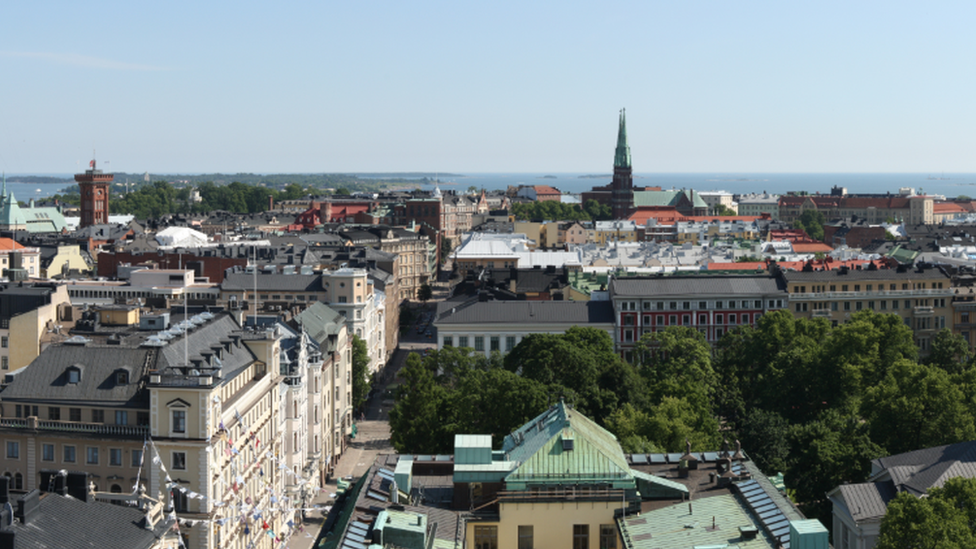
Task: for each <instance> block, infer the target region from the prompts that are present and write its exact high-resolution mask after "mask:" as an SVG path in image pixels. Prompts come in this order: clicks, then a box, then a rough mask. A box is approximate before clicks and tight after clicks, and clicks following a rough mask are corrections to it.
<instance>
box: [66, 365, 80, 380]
mask: <svg viewBox="0 0 976 549" xmlns="http://www.w3.org/2000/svg"><path fill="white" fill-rule="evenodd" d="M67 374H68V383H78V382H80V381H81V369H80V368H78V367H76V366H71V367H69V368H68V372H67Z"/></svg>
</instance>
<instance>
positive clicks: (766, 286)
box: [610, 275, 784, 298]
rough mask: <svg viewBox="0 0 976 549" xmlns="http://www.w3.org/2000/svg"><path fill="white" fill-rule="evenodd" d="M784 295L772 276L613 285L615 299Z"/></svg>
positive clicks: (659, 279) (623, 280)
mask: <svg viewBox="0 0 976 549" xmlns="http://www.w3.org/2000/svg"><path fill="white" fill-rule="evenodd" d="M782 291H784V286H783V284H782V282H780V280H779V279H778V278H777V277H773V276H769V275H752V276H736V275H730V276H713V275H708V276H705V275H702V276H661V277H622V278H613V279H611V281H610V295H612V296H614V297H643V298H653V297H665V296H700V297H705V296H729V295H750V296H751V295H769V294H775V293H779V292H782Z"/></svg>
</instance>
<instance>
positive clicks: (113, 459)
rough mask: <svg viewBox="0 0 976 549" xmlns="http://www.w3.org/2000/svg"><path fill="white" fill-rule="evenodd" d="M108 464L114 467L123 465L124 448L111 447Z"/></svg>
mask: <svg viewBox="0 0 976 549" xmlns="http://www.w3.org/2000/svg"><path fill="white" fill-rule="evenodd" d="M108 464H109V465H111V466H112V467H121V466H122V448H110V449H109V451H108Z"/></svg>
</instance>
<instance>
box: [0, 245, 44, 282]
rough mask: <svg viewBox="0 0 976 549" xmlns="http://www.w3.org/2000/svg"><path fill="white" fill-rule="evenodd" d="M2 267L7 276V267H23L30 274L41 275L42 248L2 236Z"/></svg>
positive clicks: (4, 274) (0, 261) (33, 275)
mask: <svg viewBox="0 0 976 549" xmlns="http://www.w3.org/2000/svg"><path fill="white" fill-rule="evenodd" d="M0 269H2V272H3V276H7V272H6V271H7V269H23V270H24V271H26V272H27V275H28V276H31V277H37V276H40V275H41V249H40V248H28V247H27V246H23V245H21V244H18V243H17V242H15V241H14V240H13V239H10V238H0Z"/></svg>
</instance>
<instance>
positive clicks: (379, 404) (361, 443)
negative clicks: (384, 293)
mask: <svg viewBox="0 0 976 549" xmlns="http://www.w3.org/2000/svg"><path fill="white" fill-rule="evenodd" d="M406 354H407V353H406V352H405V351H403V350H397V351H396V354H395V355H394V356H393V359H392V360H391V361H390V369H391V371H394V372H397V371H399V369H400V368H401V367H402V366H403V362H404V360H405V358H406ZM390 377H391V381H390V382H393V380H395V379H396V377H395V376H390ZM385 392H386V384H383V385H377V390H376V393H375V394H374V395H373V398H371V399H370V401H369V403H368V404H367V410H366V419H365V420H359V421H356V422H355V423H356V427H357V429H358V430H359V432H358V434H357V435H356V438H354V439H352V440H351V441H350V443H349V446H348V447H346V451H345V453H343V454H342V457H341V458H339V462H338V463H337V464H336V468H335V475H334V477H335V478H332V479H330V480H329V482H328V484H326V486H325V491H324V492H319V494H318V495H317V496H316V497H315V499H314V500H313V501H312V505H332V504H333V503H334V501H335V500H334V499H332V498H331V497H330V496H331V495H332V494H335V492H336V480H335V479H336V478H346V477H352V478H353V480H355V479H357V478H359V477H360V476H361V475H363V474H365V473H366V472H367V471H368V470H369V468H370V467H371V466H372V465H373V461H375V460H376V456H377V455H379V454H389V453H393V446H392V445H391V444H390V423H389V420H390V418H389V412H390V408H391V407H392V403H391V402H390V401H387V402H386V405H384V403H383V400H382V399H383V394H384V393H385ZM346 503H347V504H349V505H351V504H353V503H355V502H353V501H347V502H346ZM332 512H333V513H335V512H338V509H333V510H332ZM325 522H326V517H323V516H322V515H321V514H320V513H317V512H314V511H313V512H309V513H308V516H307V517H306V518H305V520H304V522H303V527H304V532H295V534H294V535H292V537H291V538H290V539H289V540H288V542H287V543H286V544H285V546H286V547H287V548H288V549H311V548H312V547H313V544H314V543H315V541H316V540H317V539H318V538H319V534H320V530H321V529H322V527H323V526H324V525H325ZM338 533H339V532H335V534H336V535H338Z"/></svg>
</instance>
